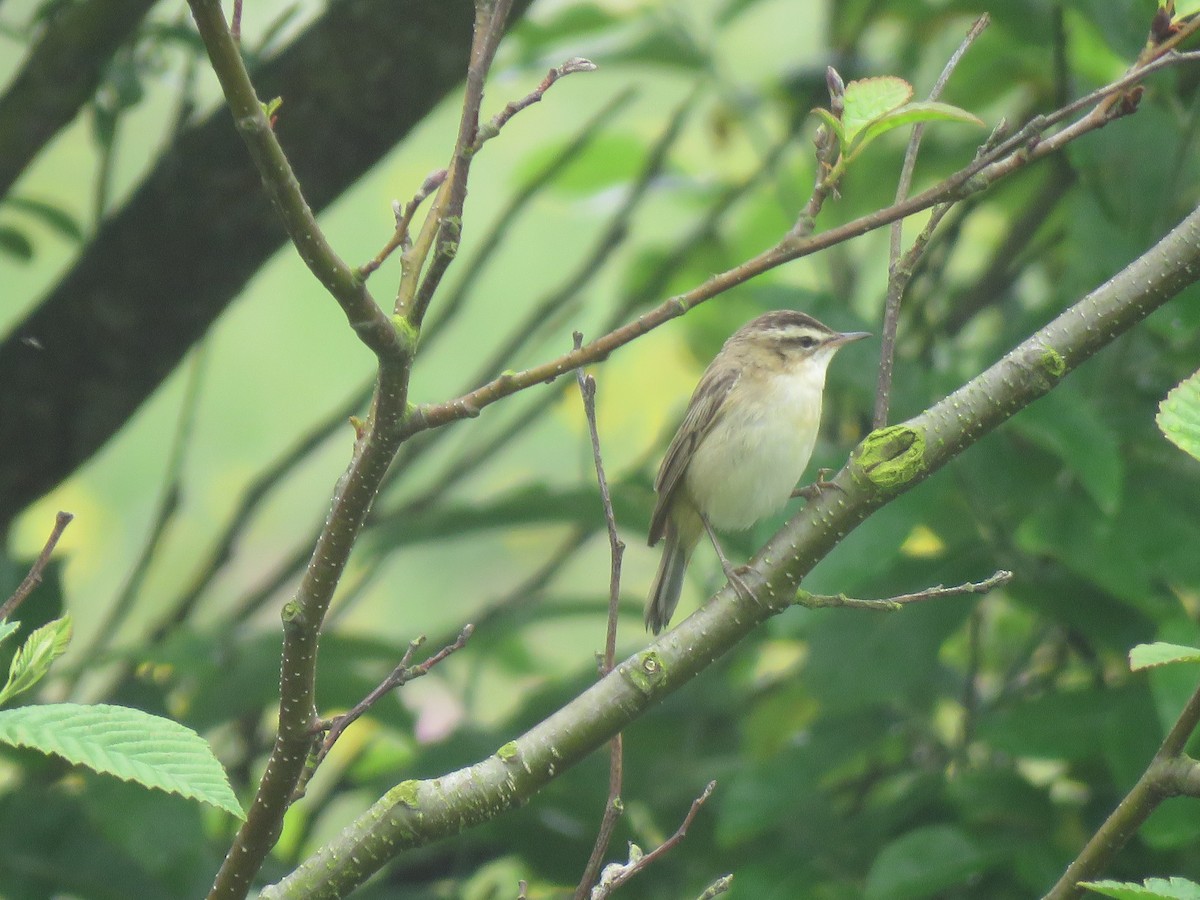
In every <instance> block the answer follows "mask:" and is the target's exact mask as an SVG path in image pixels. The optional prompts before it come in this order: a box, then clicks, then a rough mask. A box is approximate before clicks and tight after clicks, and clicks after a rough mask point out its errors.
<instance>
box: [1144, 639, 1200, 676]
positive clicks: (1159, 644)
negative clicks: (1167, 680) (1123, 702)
mask: <svg viewBox="0 0 1200 900" xmlns="http://www.w3.org/2000/svg"><path fill="white" fill-rule="evenodd" d="M1174 662H1200V648H1197V647H1185V646H1183V645H1182V644H1168V643H1165V642H1164V641H1155V642H1154V643H1153V644H1138V645H1137V646H1136V647H1134V648H1133V649H1132V650H1130V651H1129V668H1130V669H1131V670H1132V671H1134V672H1137V671H1138V670H1140V669H1150V668H1153V667H1154V666H1165V665H1166V664H1167V663H1174Z"/></svg>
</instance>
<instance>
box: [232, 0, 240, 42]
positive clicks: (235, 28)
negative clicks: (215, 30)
mask: <svg viewBox="0 0 1200 900" xmlns="http://www.w3.org/2000/svg"><path fill="white" fill-rule="evenodd" d="M229 34H230V36H232V37H233V41H234V43H235V44H240V43H241V42H242V0H233V16H232V17H231V19H230V22H229Z"/></svg>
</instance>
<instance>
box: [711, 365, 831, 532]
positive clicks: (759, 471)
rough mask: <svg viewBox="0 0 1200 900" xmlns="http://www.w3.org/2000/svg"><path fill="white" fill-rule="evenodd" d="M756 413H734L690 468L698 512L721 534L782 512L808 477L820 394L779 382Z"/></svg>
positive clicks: (791, 382) (715, 431)
mask: <svg viewBox="0 0 1200 900" xmlns="http://www.w3.org/2000/svg"><path fill="white" fill-rule="evenodd" d="M778 382H779V383H777V384H775V385H773V386H772V388H773V389H772V390H769V391H768V392H767V395H768V398H769V402H766V403H762V404H757V405H756V409H755V410H752V411H748V410H730V411H729V412H727V413H726V414H725V415H724V416H723V417H722V420H721V421H720V422H718V423H717V425H715V426H714V427H713V429H712V431H710V432H709V433H708V435H706V436H705V438H704V440H703V441H702V442H701V443H700V446H699V447H697V448H696V451H695V454H694V455H693V457H692V460H691V462H690V463H689V465H688V473H687V486H688V493H689V494H691V496H692V499H693V501H694V502H695V504H696V507H697V508H698V509H699V510H700V511H702V512H704V513H705V514H706V515H707V516H708V520H709V521H710V522H711V523H712V524H713V525H714V526H715V527H717V528H720V529H725V530H739V529H744V528H749V527H750V526H751V525H753V524H754V523H755V522H757V521H758V520H759V519H762V518H765V517H766V516H769V515H771V514H772V513H774V512H777V511H778V510H780V509H781V508H782V507H783V506H784V504H786V503H787V501H788V498H789V497H791V494H792V490H793V489H794V488H795V487H796V484H797V483H798V482H799V481H800V477H801V476H802V475H803V474H804V469H805V467H806V466H807V465H808V460H809V457H811V456H812V451H813V445H814V444H815V443H816V438H817V427H818V425H819V423H820V418H821V408H820V402H821V401H820V393H819V390H818V391H817V392H816V394H815V396H814V395H813V392H811V391H809V390H807V389H806V388H807V386H806V385H802V384H796V383H795V379H788V378H780V379H778Z"/></svg>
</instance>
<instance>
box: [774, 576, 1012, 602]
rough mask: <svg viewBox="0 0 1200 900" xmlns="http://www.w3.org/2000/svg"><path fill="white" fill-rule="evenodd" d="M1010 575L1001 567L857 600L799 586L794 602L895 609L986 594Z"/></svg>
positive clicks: (1004, 582) (1004, 581)
mask: <svg viewBox="0 0 1200 900" xmlns="http://www.w3.org/2000/svg"><path fill="white" fill-rule="evenodd" d="M1012 577H1013V573H1012V572H1009V571H1007V570H1005V569H1001V570H1000V571H998V572H996V574H995V575H993V576H991V577H990V578H986V579H984V580H983V581H968V582H966V583H965V584H959V585H955V586H954V587H943V586H942V585H940V584H939V585H935V586H934V587H931V588H926V589H925V590H923V591H917V592H916V593H912V594H897V595H896V596H895V597H888V598H886V599H884V600H859V599H856V598H854V597H847V596H846V595H845V594H810V593H809V592H808V591H805V590H800V591H797V593H796V605H797V606H806V607H808V608H809V609H824V608H826V607H830V606H842V607H845V608H846V609H871V610H877V611H879V612H895V611H896V610H898V609H902V608H903V607H905V606H906V605H908V604H910V603H919V602H921V601H922V600H940V599H943V598H945V597H961V596H964V595H967V594H986V593H987V592H988V591H991V590H994V589H995V588H998V587H1000V586H1001V585H1005V584H1008V583H1009V582H1010V581H1012Z"/></svg>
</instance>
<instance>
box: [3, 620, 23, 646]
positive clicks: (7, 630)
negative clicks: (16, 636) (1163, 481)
mask: <svg viewBox="0 0 1200 900" xmlns="http://www.w3.org/2000/svg"><path fill="white" fill-rule="evenodd" d="M20 627H21V623H20V622H0V644H3V643H4V641H5V640H7V638H8V636H9V635H11V634H13V633H14V632H16V630H17V629H18V628H20Z"/></svg>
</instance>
